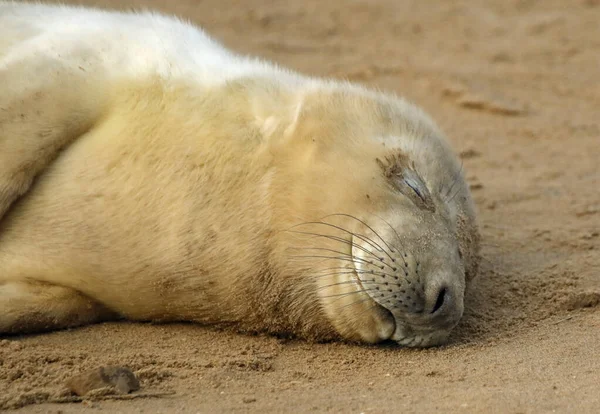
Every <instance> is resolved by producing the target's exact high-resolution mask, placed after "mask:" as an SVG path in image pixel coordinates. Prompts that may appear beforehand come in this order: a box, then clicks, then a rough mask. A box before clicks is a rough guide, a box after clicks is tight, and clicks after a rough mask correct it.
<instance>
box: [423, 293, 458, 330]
mask: <svg viewBox="0 0 600 414" xmlns="http://www.w3.org/2000/svg"><path fill="white" fill-rule="evenodd" d="M462 313H463V303H462V296H461V295H460V293H459V292H458V291H457V290H455V289H452V288H451V287H450V285H448V284H447V283H443V282H442V283H432V284H431V285H429V286H426V287H425V306H424V311H423V314H422V315H423V317H424V318H426V319H427V320H429V323H433V324H435V325H436V326H447V325H453V324H455V323H456V322H458V320H459V319H460V318H461V316H462Z"/></svg>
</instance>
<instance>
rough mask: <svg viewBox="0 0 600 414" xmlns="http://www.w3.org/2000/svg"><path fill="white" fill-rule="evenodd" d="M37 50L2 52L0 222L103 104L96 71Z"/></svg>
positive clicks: (0, 74)
mask: <svg viewBox="0 0 600 414" xmlns="http://www.w3.org/2000/svg"><path fill="white" fill-rule="evenodd" d="M0 34H1V30H0ZM18 47H19V45H16V48H17V49H18ZM0 52H2V50H0ZM33 52H35V51H32V52H28V50H27V48H26V47H25V46H24V50H23V51H21V53H19V54H16V53H12V54H11V53H5V54H2V53H0V56H2V59H0V219H2V216H3V215H4V214H5V213H6V211H7V210H8V209H9V208H10V206H11V204H12V203H13V202H14V201H15V200H16V199H18V198H19V197H20V196H22V195H23V194H25V193H26V192H27V191H28V189H29V188H30V186H31V185H32V183H33V181H34V179H35V177H36V176H38V175H39V174H40V173H42V171H43V170H44V169H45V168H46V167H47V166H48V165H50V164H51V163H52V161H53V160H55V159H56V157H57V156H58V155H59V153H60V151H61V150H62V149H63V148H65V147H66V146H67V145H69V144H70V143H71V142H73V141H74V140H75V139H77V137H79V136H81V135H82V134H84V133H85V131H86V130H88V129H89V128H90V127H91V126H92V124H93V123H94V122H95V121H97V119H98V118H99V116H100V114H101V111H102V108H103V103H104V102H105V98H104V97H105V96H106V91H103V90H101V88H100V86H101V85H102V82H98V81H97V78H98V76H99V75H100V74H99V73H98V72H96V73H88V72H87V71H86V70H85V69H84V68H83V67H78V66H74V65H73V64H72V61H71V62H69V61H66V60H62V59H61V58H60V57H59V56H43V55H41V56H40V55H39V54H36V53H33Z"/></svg>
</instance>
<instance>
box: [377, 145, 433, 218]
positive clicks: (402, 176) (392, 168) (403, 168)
mask: <svg viewBox="0 0 600 414" xmlns="http://www.w3.org/2000/svg"><path fill="white" fill-rule="evenodd" d="M385 160H386V162H387V163H384V162H383V161H381V160H380V159H379V158H378V159H376V161H377V163H378V164H379V166H380V167H381V169H382V170H383V173H384V175H385V177H386V178H387V179H388V180H389V181H390V183H391V184H392V186H393V187H394V188H395V189H396V190H399V191H400V192H401V193H402V194H404V195H405V196H406V197H408V198H409V199H410V200H411V201H412V202H413V203H415V204H416V205H417V206H418V207H420V208H423V209H425V210H429V211H431V212H434V211H435V204H434V203H433V199H432V197H431V193H430V192H429V189H428V188H427V185H426V184H425V182H424V181H423V179H422V178H421V176H420V175H419V173H417V171H416V169H415V166H414V164H409V163H408V162H407V159H406V157H405V156H404V155H403V154H395V155H393V156H390V157H386V159H385Z"/></svg>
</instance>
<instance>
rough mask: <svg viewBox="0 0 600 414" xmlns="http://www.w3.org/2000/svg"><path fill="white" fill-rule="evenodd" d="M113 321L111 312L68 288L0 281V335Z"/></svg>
mask: <svg viewBox="0 0 600 414" xmlns="http://www.w3.org/2000/svg"><path fill="white" fill-rule="evenodd" d="M116 318H117V315H116V314H115V313H113V312H111V311H110V310H108V309H107V308H106V307H104V306H103V305H101V304H99V303H97V302H95V301H93V300H92V299H90V298H88V297H87V296H85V295H83V294H81V293H79V292H77V291H75V290H73V289H71V288H66V287H62V286H56V285H51V284H48V283H41V282H12V281H8V282H0V336H2V335H5V334H23V333H34V332H43V331H49V330H55V329H63V328H71V327H75V326H80V325H86V324H89V323H94V322H101V321H107V320H113V319H116Z"/></svg>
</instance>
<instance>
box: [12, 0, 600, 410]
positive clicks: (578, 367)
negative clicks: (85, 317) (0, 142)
mask: <svg viewBox="0 0 600 414" xmlns="http://www.w3.org/2000/svg"><path fill="white" fill-rule="evenodd" d="M85 3H86V4H93V5H100V6H106V7H125V6H148V7H151V8H154V9H159V10H163V11H169V12H173V13H176V14H179V15H181V16H185V17H186V18H189V19H191V20H193V21H195V22H197V23H199V24H201V25H203V26H205V27H206V28H207V29H208V30H209V31H210V32H211V33H212V34H214V35H215V36H216V37H217V38H219V39H221V40H222V41H224V43H225V44H226V45H228V46H229V47H231V48H233V49H235V50H238V51H240V52H247V53H252V54H257V55H260V56H263V57H266V58H269V59H271V60H274V61H277V62H280V63H281V64H284V65H286V66H290V67H292V68H295V69H298V70H300V71H303V72H307V73H310V74H315V75H323V76H334V77H338V78H349V79H351V80H355V81H358V82H362V83H365V84H368V85H371V86H373V87H378V88H382V89H389V90H394V91H397V92H399V93H400V94H402V95H404V96H406V97H407V98H409V99H411V100H413V101H414V102H416V103H417V104H419V105H421V106H422V107H424V108H425V109H426V110H427V111H428V112H429V113H431V114H432V116H433V117H434V118H435V119H436V120H437V121H438V122H439V124H440V125H441V126H442V128H443V129H444V130H445V131H446V132H447V134H448V136H449V138H450V139H451V141H452V143H453V145H454V146H455V148H456V149H457V151H459V152H460V153H461V156H462V158H463V159H464V166H465V169H466V171H467V172H468V179H469V182H470V183H471V185H472V189H473V193H474V197H475V199H476V202H477V205H478V208H479V211H480V221H481V226H482V232H483V237H484V243H485V247H484V250H483V254H484V256H485V260H484V263H483V268H482V271H481V274H480V275H479V277H478V279H477V281H476V283H475V285H474V286H473V289H472V291H471V292H470V299H469V301H468V311H467V313H466V315H465V317H464V320H463V322H461V324H460V325H459V326H458V328H457V329H456V333H455V335H454V336H453V338H452V342H451V344H449V345H448V346H446V347H442V348H437V349H429V350H410V349H402V348H397V347H359V346H354V345H349V344H340V343H334V344H309V343H305V342H302V341H295V340H282V339H277V338H272V337H262V336H255V337H250V336H243V335H238V334H233V333H230V332H219V331H216V330H214V329H211V328H206V327H201V326H195V325H183V324H182V325H147V324H146V325H144V324H129V323H109V324H103V325H97V326H91V327H86V328H82V329H76V330H72V331H64V332H56V333H52V334H47V335H39V336H29V337H22V338H10V340H4V341H1V342H0V407H2V408H17V407H22V408H20V409H19V412H21V413H26V412H54V413H58V412H63V413H71V412H111V413H112V412H146V413H153V412H190V413H192V412H224V411H227V412H307V411H316V412H325V411H326V412H356V413H359V412H365V413H367V412H373V413H383V412H435V411H451V412H458V411H460V412H508V413H538V412H539V413H541V412H554V411H556V412H590V413H592V412H598V410H599V409H600V408H599V407H600V311H599V308H600V306H599V304H600V166H599V162H600V116H599V108H600V24H599V22H600V2H599V1H597V0H581V1H576V0H573V1H564V0H545V1H543V2H542V1H533V0H490V1H466V0H465V1H446V0H428V1H421V0H412V1H410V0H404V1H402V0H380V1H374V0H371V1H369V0H362V1H360V0H357V1H342V0H331V1H322V0H302V1H279V0H273V1H267V0H205V1H193V0H180V1H175V0H174V1H168V0H155V1H149V0H148V1H143V2H142V1H126V2H121V1H118V0H113V1H110V0H106V1H103V0H98V1H92V0H90V1H86V2H85ZM109 364H118V365H126V366H129V367H130V368H131V369H132V370H134V371H135V372H136V373H137V374H138V376H139V377H140V379H141V384H142V389H141V390H140V391H139V392H140V393H141V394H140V396H139V397H137V398H135V399H131V400H97V401H85V402H83V403H81V404H76V403H70V404H65V403H63V404H59V403H50V402H48V401H60V399H61V398H63V397H62V396H63V395H64V392H63V391H62V384H63V382H64V380H65V379H67V378H68V377H69V376H71V375H74V374H76V373H78V372H80V371H82V370H85V369H89V368H94V367H97V366H100V365H109ZM161 393H162V394H161ZM170 393H171V394H170ZM166 394H170V395H166ZM134 395H136V394H134Z"/></svg>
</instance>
